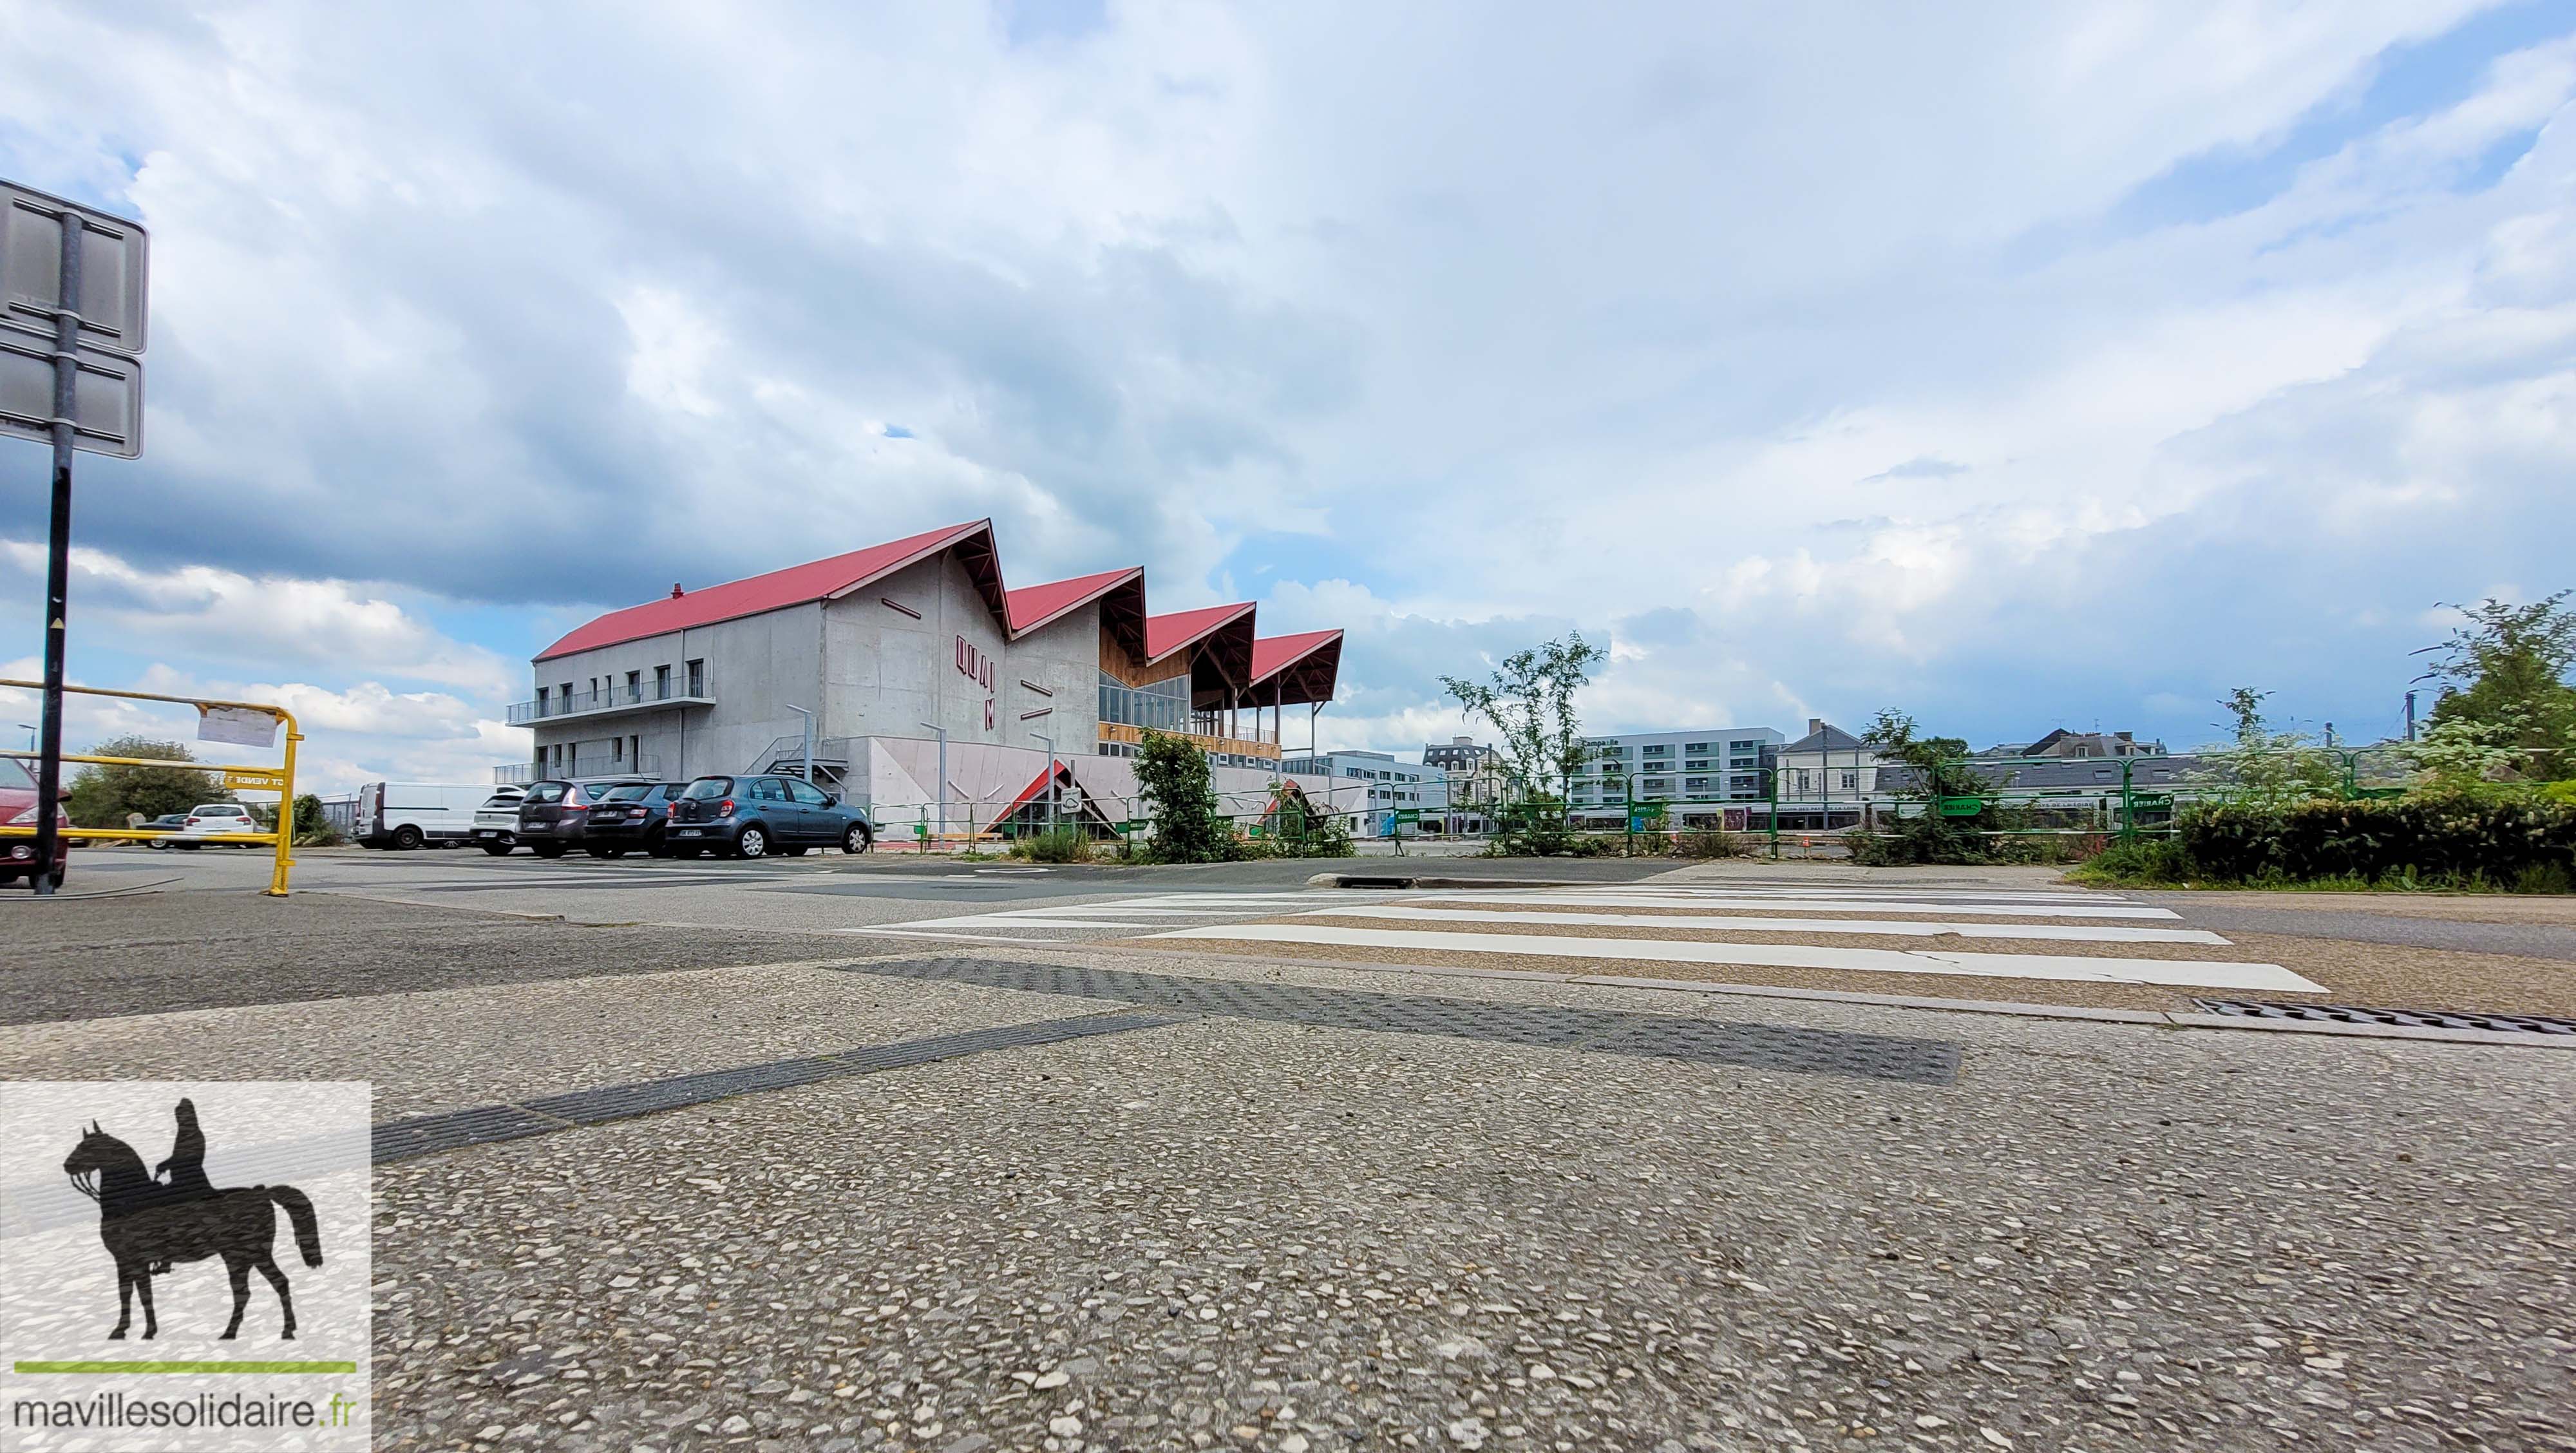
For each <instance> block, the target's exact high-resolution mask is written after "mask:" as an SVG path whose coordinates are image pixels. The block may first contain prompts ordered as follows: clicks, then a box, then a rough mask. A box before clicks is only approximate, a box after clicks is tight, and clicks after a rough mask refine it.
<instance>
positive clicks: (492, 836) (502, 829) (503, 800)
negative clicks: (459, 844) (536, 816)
mask: <svg viewBox="0 0 2576 1453" xmlns="http://www.w3.org/2000/svg"><path fill="white" fill-rule="evenodd" d="M527 795H528V793H527V789H526V788H524V787H503V788H501V789H499V790H497V791H495V792H494V793H493V794H492V795H491V796H489V797H486V798H484V799H483V805H482V806H481V807H478V808H476V809H474V845H475V846H476V847H478V848H481V849H482V850H483V851H485V852H487V853H490V854H491V855H492V856H494V857H496V858H499V857H506V856H508V855H509V852H510V850H511V849H512V848H515V847H517V846H518V845H519V803H520V801H521V799H523V798H525V797H526V796H527Z"/></svg>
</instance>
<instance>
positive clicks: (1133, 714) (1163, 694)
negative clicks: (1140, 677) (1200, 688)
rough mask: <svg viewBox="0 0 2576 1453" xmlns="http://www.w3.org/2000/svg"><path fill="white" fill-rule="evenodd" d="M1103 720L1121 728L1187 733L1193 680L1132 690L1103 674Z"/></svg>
mask: <svg viewBox="0 0 2576 1453" xmlns="http://www.w3.org/2000/svg"><path fill="white" fill-rule="evenodd" d="M1100 719H1101V720H1102V721H1103V722H1116V723H1118V724H1119V725H1121V726H1132V727H1151V728H1153V729H1154V730H1155V731H1158V732H1177V731H1186V730H1188V728H1189V720H1190V678H1188V677H1187V676H1175V677H1173V678H1172V679H1170V680H1169V681H1157V682H1155V683H1154V684H1153V685H1151V686H1129V685H1128V684H1126V683H1125V682H1123V681H1120V680H1118V679H1117V678H1115V677H1113V676H1111V675H1110V674H1109V673H1108V672H1106V671H1103V672H1101V673H1100Z"/></svg>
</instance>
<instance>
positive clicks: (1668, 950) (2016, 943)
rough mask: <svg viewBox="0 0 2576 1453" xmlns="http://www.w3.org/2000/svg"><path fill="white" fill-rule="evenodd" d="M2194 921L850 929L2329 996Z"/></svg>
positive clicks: (1015, 915) (1866, 901)
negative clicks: (2253, 957) (2252, 958)
mask: <svg viewBox="0 0 2576 1453" xmlns="http://www.w3.org/2000/svg"><path fill="white" fill-rule="evenodd" d="M2180 918H2181V915H2180V914H2178V913H2176V912H2174V911H2173V910H2172V909H2169V908H2163V907H2159V906H2156V905H2153V904H2147V903H2140V902H2137V901H2136V900H2134V899H2130V898H2125V897H2122V896H2120V895H2118V894H2113V893H2097V892H2082V891H2056V890H2017V889H1981V888H1974V887H1957V886H1952V887H1931V888H1924V889H1912V888H1906V887H1904V886H1902V885H1895V886H1888V885H1879V884H1870V885H1857V886H1843V887H1832V886H1819V885H1817V884H1815V883H1813V882H1799V881H1779V882H1763V881H1748V882H1741V883H1730V884H1727V885H1724V886H1715V887H1708V886H1692V885H1680V884H1667V883H1658V882H1654V881H1651V880H1650V881H1648V882H1644V883H1630V884H1618V885H1604V886H1601V887H1581V886H1576V887H1564V886H1557V887H1543V888H1525V889H1522V888H1479V889H1446V890H1441V891H1435V892H1392V893H1390V892H1365V891H1348V890H1331V891H1317V890H1302V891H1287V892H1244V893H1228V892H1198V893H1156V894H1146V895H1140V896H1137V897H1133V898H1122V899H1115V900H1110V901H1105V902H1091V903H1071V904H1050V905H1043V906H1039V907H1029V908H1013V909H1007V910H996V911H992V912H982V913H965V914H954V915H949V916H946V917H940V918H926V919H919V920H914V921H911V922H906V923H900V924H887V925H878V926H873V927H869V928H865V929H852V930H850V931H851V932H853V933H869V934H881V935H891V936H895V937H903V938H914V939H938V938H954V939H960V940H965V941H969V942H986V943H991V942H1001V943H1024V944H1064V943H1087V942H1101V941H1104V940H1108V941H1122V942H1136V943H1149V944H1161V945H1167V946H1172V945H1179V944H1205V945H1209V946H1215V945H1218V944H1246V945H1252V944H1258V945H1264V946H1267V947H1271V948H1273V949H1282V948H1295V947H1305V948H1311V949H1317V950H1322V951H1324V952H1325V953H1327V954H1328V955H1334V956H1351V955H1357V956H1360V957H1362V958H1363V959H1365V958H1371V957H1377V956H1381V955H1384V954H1389V953H1401V954H1404V955H1408V956H1425V955H1428V956H1433V957H1434V958H1435V959H1439V958H1446V959H1451V960H1455V961H1459V962H1462V963H1469V964H1473V963H1476V962H1479V961H1492V960H1510V959H1537V960H1550V961H1559V962H1562V961H1569V960H1571V961H1591V962H1595V963H1599V964H1601V965H1604V966H1611V965H1617V966H1621V971H1622V972H1632V973H1635V974H1642V975H1649V976H1650V975H1651V974H1652V972H1653V971H1652V969H1651V968H1639V969H1634V970H1630V969H1628V968H1627V967H1626V966H1630V965H1653V964H1659V963H1660V964H1667V965H1690V966H1723V967H1726V968H1729V969H1735V970H1745V971H1748V972H1751V973H1759V972H1760V971H1762V970H1766V969H1783V970H1798V971H1802V972H1823V973H1828V974H1837V973H1839V974H1853V975H1863V976H1866V975H1889V974H1905V975H1940V976H1947V977H1953V978H1958V979H1962V980H1975V979H2012V980H2033V981H2055V982H2061V983H2071V984H2129V985H2140V986H2150V985H2152V986H2163V987H2170V988H2186V989H2222V990H2228V991H2231V992H2238V993H2323V992H2325V989H2324V986H2323V985H2320V984H2317V983H2315V982H2313V981H2311V980H2309V979H2306V978H2304V977H2302V976H2300V975H2299V974H2296V973H2293V972H2292V971H2291V970H2289V969H2288V968H2285V967H2283V966H2282V965H2280V964H2273V963H2262V962H2255V961H2250V960H2247V959H2244V958H2243V957H2241V956H2239V955H2232V954H2229V953H2227V952H2226V950H2228V949H2230V948H2232V947H2234V945H2232V944H2231V943H2230V942H2229V941H2228V939H2227V938H2226V937H2224V936H2223V935H2221V934H2218V933H2215V932H2213V931H2211V930H2209V929H2205V928H2196V927H2191V926H2189V925H2186V924H2183V923H2181V922H2180ZM1855 939H1857V940H1861V942H1858V943H1855V942H1851V941H1850V940H1855ZM1870 940H1881V941H1885V942H1879V943H1872V942H1869V941H1870ZM1927 941H1928V942H1927ZM1969 945H1974V947H1969ZM1989 945H1991V947H1989Z"/></svg>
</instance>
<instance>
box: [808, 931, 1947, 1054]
mask: <svg viewBox="0 0 2576 1453" xmlns="http://www.w3.org/2000/svg"><path fill="white" fill-rule="evenodd" d="M841 967H842V968H843V969H844V970H846V971H848V972H853V973H863V974H879V975H884V976H887V977H890V978H898V979H938V980H948V981H953V982H958V983H967V984H981V985H983V986H985V987H987V988H993V989H1021V990H1026V991H1028V992H1030V993H1036V994H1063V995H1069V996H1071V997H1074V998H1079V999H1121V1000H1125V1001H1126V1002H1128V1003H1131V1004H1145V1005H1153V1006H1155V1007H1158V1008H1167V1009H1175V1010H1180V1011H1183V1012H1187V1013H1192V1014H1215V1015H1224V1016H1228V1017H1231V1018H1237V1019H1264V1020H1275V1021H1281V1022H1285V1023H1290V1024H1308V1025H1317V1026H1321V1027H1324V1028H1330V1029H1366V1030H1377V1031H1382V1032H1389V1033H1395V1034H1439V1035H1449V1036H1453V1037H1456V1038H1461V1039H1476V1040H1485V1041H1489V1042H1494V1043H1502V1044H1527V1045H1536V1046H1540V1047H1544V1048H1550V1049H1584V1050H1599V1051H1602V1052H1604V1053H1608V1054H1626V1055H1641V1056H1646V1057H1650V1058H1655V1059H1678V1060H1691V1061H1695V1062H1699V1063H1704V1064H1724V1065H1741V1066H1745V1067H1748V1068H1753V1069H1766V1070H1787V1071H1791V1072H1793V1073H1801V1074H1832V1075H1856V1076H1860V1077H1863V1078H1868V1079H1879V1080H1904V1081H1908V1082H1911V1083H1914V1084H1924V1085H1948V1084H1955V1083H1957V1081H1958V1078H1959V1046H1958V1045H1956V1044H1954V1043H1951V1042H1948V1041H1946V1040H1934V1039H1903V1038H1897V1037H1894V1036H1890V1035H1879V1034H1850V1033H1844V1032H1841V1031H1837V1030H1828V1029H1797V1028H1792V1027H1789V1026H1786V1025H1777V1024H1726V1023H1719V1022H1715V1021H1712V1020H1706V1019H1689V1018H1682V1017H1679V1016H1676V1015H1668V1014H1636V1013H1627V1012H1622V1011H1617V1010H1606V1009H1563V1008H1557V1007H1554V1006H1550V1005H1537V1004H1499V1003H1494V1002H1492V1001H1489V1000H1477V999H1436V998H1426V997H1420V996H1414V995H1405V994H1379V993H1372V992H1369V991H1367V990H1359V989H1314V988H1307V987H1304V986H1301V985H1296V984H1274V983H1260V982H1247V981H1244V980H1239V979H1198V978H1190V977H1187V976H1185V975H1172V974H1144V973H1136V972H1133V971H1130V970H1124V969H1096V968H1090V967H1084V966H1077V965H1064V964H1035V963H1018V962H1013V961H1010V960H1006V959H969V958H938V959H884V960H875V961H870V962H864V963H853V964H844V965H842V966H841Z"/></svg>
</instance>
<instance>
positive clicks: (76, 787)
mask: <svg viewBox="0 0 2576 1453" xmlns="http://www.w3.org/2000/svg"><path fill="white" fill-rule="evenodd" d="M89 755H90V756H93V757H141V758H148V759H151V760H153V761H160V762H171V763H180V762H193V761H195V760H196V757H195V755H194V754H192V753H191V752H189V750H188V749H187V748H186V747H185V746H183V745H181V744H180V743H177V742H162V741H154V740H153V739H152V738H150V737H114V738H111V739H109V740H107V741H104V742H101V743H99V744H98V745H97V746H96V747H93V748H91V749H90V752H89ZM232 800H233V795H232V794H231V793H229V792H227V791H225V790H224V789H223V786H222V784H221V783H220V782H218V781H217V780H216V779H215V776H214V774H213V773H211V772H207V771H204V770H202V769H199V768H194V767H182V766H175V765H174V766H168V767H102V766H98V765H96V764H95V763H85V764H83V765H82V767H81V769H80V772H79V773H78V774H77V775H76V776H74V777H73V778H72V795H71V800H70V801H69V802H67V803H65V804H64V810H65V811H67V812H69V813H70V814H71V818H72V821H73V823H74V824H76V825H78V826H81V827H123V826H125V819H126V816H127V815H128V814H129V813H131V814H139V815H140V816H142V817H144V818H146V819H149V818H155V817H160V816H162V815H163V814H165V813H172V812H185V811H187V810H188V809H189V808H191V807H195V806H196V805H198V804H199V803H201V802H230V801H232Z"/></svg>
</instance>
